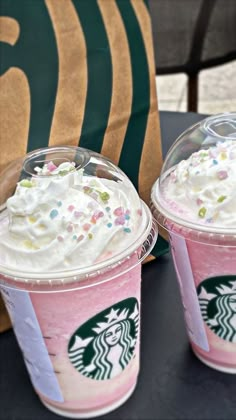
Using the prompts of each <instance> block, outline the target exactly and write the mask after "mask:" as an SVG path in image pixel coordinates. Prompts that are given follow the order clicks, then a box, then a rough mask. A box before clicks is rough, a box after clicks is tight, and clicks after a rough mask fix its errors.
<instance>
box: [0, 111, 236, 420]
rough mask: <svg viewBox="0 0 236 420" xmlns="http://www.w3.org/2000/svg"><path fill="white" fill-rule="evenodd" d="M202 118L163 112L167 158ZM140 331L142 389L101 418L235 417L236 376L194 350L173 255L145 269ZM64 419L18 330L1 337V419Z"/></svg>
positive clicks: (183, 419)
mask: <svg viewBox="0 0 236 420" xmlns="http://www.w3.org/2000/svg"><path fill="white" fill-rule="evenodd" d="M201 118H202V116H200V115H195V114H176V113H161V128H162V141H163V151H164V154H165V153H166V150H167V149H168V147H169V145H170V144H171V143H172V142H173V140H174V139H175V138H176V136H177V135H178V134H180V132H181V131H183V130H184V129H185V128H187V127H188V126H189V125H191V124H192V123H194V122H196V121H197V120H199V119H201ZM141 331H142V332H141V370H140V375H139V380H138V385H137V388H136V390H135V392H134V393H133V395H132V396H131V398H130V399H129V400H128V401H127V402H126V403H125V404H124V405H123V406H121V407H120V408H119V409H117V410H115V411H113V412H112V413H109V414H107V415H106V416H102V417H100V419H101V420H102V419H103V418H104V419H120V420H129V419H135V420H148V419H156V420H168V419H175V420H188V419H189V420H197V419H202V420H213V419H214V420H217V419H219V420H222V419H224V420H228V419H229V420H230V419H232V420H235V419H236V392H235V389H236V376H234V375H230V374H225V373H221V372H218V371H215V370H213V369H211V368H209V367H207V366H205V365H204V364H203V363H202V362H200V361H199V360H198V359H197V358H196V357H195V356H194V355H193V353H192V351H191V350H190V347H189V344H188V339H187V335H186V332H185V327H184V320H183V312H182V306H181V302H180V295H179V290H178V286H177V281H176V276H175V272H174V268H173V264H172V260H171V256H170V254H168V255H165V256H162V257H160V258H158V260H156V261H153V262H151V263H148V264H146V265H145V266H143V281H142V318H141ZM59 418H60V417H58V416H57V415H55V414H53V413H51V412H50V411H48V410H47V409H46V408H45V407H44V406H43V405H42V404H41V403H40V401H39V399H38V397H37V396H36V394H35V392H34V390H33V388H32V386H31V383H30V381H29V377H28V374H27V372H26V369H25V366H24V362H23V359H22V356H21V353H20V350H19V348H18V345H17V343H16V340H15V337H14V334H13V332H12V331H8V332H5V333H3V334H1V336H0V420H53V419H55V420H56V419H59ZM61 418H62V417H61Z"/></svg>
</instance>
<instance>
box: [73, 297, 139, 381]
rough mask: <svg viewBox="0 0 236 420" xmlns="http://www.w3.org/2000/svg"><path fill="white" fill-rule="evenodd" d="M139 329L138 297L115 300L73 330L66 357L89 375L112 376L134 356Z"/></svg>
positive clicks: (109, 377) (96, 376)
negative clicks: (117, 301) (114, 302)
mask: <svg viewBox="0 0 236 420" xmlns="http://www.w3.org/2000/svg"><path fill="white" fill-rule="evenodd" d="M138 328H139V305H138V301H137V299H135V298H129V299H125V300H123V301H121V302H119V303H116V304H115V305H113V306H111V307H109V308H107V309H105V310H104V311H103V312H100V313H99V314H97V315H96V316H94V317H93V318H91V319H90V320H89V321H87V322H86V323H85V324H83V325H82V326H80V327H79V328H78V329H77V330H76V331H75V333H74V334H73V335H72V337H71V339H70V341H69V345H68V354H69V359H70V361H71V363H72V364H73V366H74V367H75V369H77V370H78V371H79V372H80V373H82V374H83V375H85V376H87V377H88V378H91V379H96V380H105V379H112V378H114V377H115V376H117V375H119V374H120V373H121V372H122V370H124V369H125V367H126V366H127V365H128V363H129V361H130V360H131V358H132V357H134V350H135V345H136V341H137V336H138Z"/></svg>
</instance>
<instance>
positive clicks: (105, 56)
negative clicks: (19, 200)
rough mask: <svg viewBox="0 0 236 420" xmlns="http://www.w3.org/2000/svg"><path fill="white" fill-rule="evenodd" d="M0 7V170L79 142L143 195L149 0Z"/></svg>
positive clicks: (151, 137)
mask: <svg viewBox="0 0 236 420" xmlns="http://www.w3.org/2000/svg"><path fill="white" fill-rule="evenodd" d="M1 14H2V16H1V17H0V54H1V63H0V127H1V130H0V144H1V154H0V169H4V168H5V167H6V165H7V164H9V163H10V162H11V161H12V160H13V159H16V158H18V157H21V156H23V155H24V154H25V153H27V152H29V151H31V150H33V149H37V148H40V147H44V146H48V145H49V146H54V145H79V146H81V147H85V148H89V149H92V150H95V151H97V152H100V153H102V154H103V155H105V156H107V157H109V158H110V159H112V160H113V161H114V163H116V164H117V165H119V166H120V167H121V169H123V170H124V171H125V172H126V174H127V175H128V176H129V178H130V179H131V181H132V182H133V183H134V185H135V186H136V188H137V190H138V191H139V194H140V195H141V197H142V198H143V199H144V200H145V201H146V203H149V197H150V189H151V186H152V184H153V183H154V181H155V180H156V178H157V177H158V175H159V172H160V169H161V165H162V154H161V143H160V127H159V115H158V110H157V98H156V88H155V66H154V55H153V45H152V33H151V23H150V16H149V11H148V7H147V2H146V1H145V0H130V1H129V0H126V1H123V0H109V1H107V0H98V1H95V0H87V1H84V0H74V1H71V0H60V1H58V0H45V1H42V0H38V1H37V2H29V1H27V0H21V1H19V2H18V1H15V2H3V3H2V5H1ZM160 241H161V239H160V240H159V242H158V245H157V248H158V247H160V250H157V254H158V252H159V253H163V252H164V251H165V250H166V248H167V247H166V242H164V241H162V242H160ZM4 316H5V315H4ZM0 322H1V324H2V325H3V322H4V323H5V322H6V321H4V318H3V317H2V315H1V314H0ZM6 326H7V323H6Z"/></svg>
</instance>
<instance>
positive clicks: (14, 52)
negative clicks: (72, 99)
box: [0, 0, 58, 151]
mask: <svg viewBox="0 0 236 420" xmlns="http://www.w3.org/2000/svg"><path fill="white" fill-rule="evenodd" d="M1 15H2V16H9V17H12V18H14V19H16V20H17V21H18V23H19V26H20V36H19V39H18V41H17V43H16V45H15V46H13V47H10V46H8V45H7V44H4V43H1V44H0V48H1V50H0V51H1V54H0V55H1V60H0V61H1V62H0V66H1V67H0V74H2V73H4V72H5V71H7V70H8V69H9V68H10V67H13V66H14V67H18V68H20V69H22V70H23V72H24V73H25V74H26V77H27V79H28V82H29V86H30V99H31V110H30V126H29V140H28V149H27V150H28V151H30V150H33V149H38V148H40V147H44V146H47V145H48V140H49V135H50V129H51V123H52V118H53V112H54V107H55V101H56V91H57V83H58V56H57V47H56V41H55V37H54V32H53V28H52V24H51V21H50V18H49V15H48V11H47V8H46V6H45V4H44V1H43V0H37V1H35V0H21V1H16V0H2V1H1Z"/></svg>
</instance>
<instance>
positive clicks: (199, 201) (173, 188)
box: [152, 113, 236, 234]
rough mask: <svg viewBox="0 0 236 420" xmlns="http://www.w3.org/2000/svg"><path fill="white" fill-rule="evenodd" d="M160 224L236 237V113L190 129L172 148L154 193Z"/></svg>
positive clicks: (204, 122) (214, 118) (154, 204)
mask: <svg viewBox="0 0 236 420" xmlns="http://www.w3.org/2000/svg"><path fill="white" fill-rule="evenodd" d="M152 203H153V206H154V208H155V209H156V210H157V211H158V213H159V222H160V223H161V224H162V225H163V226H164V227H167V226H168V220H171V221H172V222H175V223H178V224H179V225H181V226H187V227H188V228H191V229H199V230H201V231H205V232H215V233H230V234H232V233H234V234H235V233H236V113H226V114H220V115H214V116H211V117H209V118H206V119H204V120H203V121H201V122H199V123H197V124H195V125H194V126H192V127H190V128H189V129H188V130H186V131H185V132H184V133H183V134H182V135H180V136H179V138H178V139H177V140H176V141H175V143H174V144H173V146H172V147H171V149H170V150H169V152H168V154H167V156H166V159H165V162H164V164H163V168H162V172H161V175H160V178H159V179H158V181H157V182H156V183H155V184H154V186H153V189H152Z"/></svg>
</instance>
